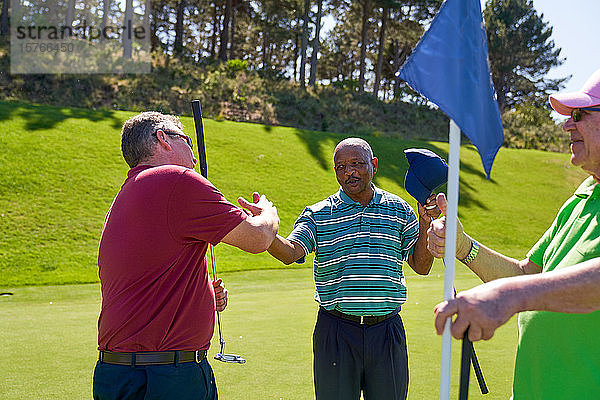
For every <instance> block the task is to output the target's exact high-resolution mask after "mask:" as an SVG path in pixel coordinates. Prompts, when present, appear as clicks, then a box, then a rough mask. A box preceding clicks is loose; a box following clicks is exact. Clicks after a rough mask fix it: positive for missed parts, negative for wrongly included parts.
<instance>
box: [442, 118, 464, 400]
mask: <svg viewBox="0 0 600 400" xmlns="http://www.w3.org/2000/svg"><path fill="white" fill-rule="evenodd" d="M449 136H450V153H449V156H448V159H449V161H450V162H449V165H448V209H447V213H446V253H445V256H444V265H445V268H446V270H445V272H444V300H448V299H451V298H452V297H453V295H454V257H455V254H456V225H457V224H456V218H457V214H458V171H459V166H460V128H459V127H458V125H456V123H455V122H454V121H453V120H450V134H449ZM450 323H451V319H450V318H448V319H447V320H446V326H445V327H444V334H443V335H442V363H441V369H440V400H449V399H450V367H451V361H452V335H451V334H450Z"/></svg>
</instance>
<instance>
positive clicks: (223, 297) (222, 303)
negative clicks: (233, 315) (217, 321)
mask: <svg viewBox="0 0 600 400" xmlns="http://www.w3.org/2000/svg"><path fill="white" fill-rule="evenodd" d="M212 284H213V288H214V289H215V305H216V309H217V311H219V312H221V311H223V310H225V307H227V289H225V285H223V280H222V279H221V278H219V279H217V280H216V281H213V283H212Z"/></svg>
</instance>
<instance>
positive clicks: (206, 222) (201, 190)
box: [168, 170, 246, 245]
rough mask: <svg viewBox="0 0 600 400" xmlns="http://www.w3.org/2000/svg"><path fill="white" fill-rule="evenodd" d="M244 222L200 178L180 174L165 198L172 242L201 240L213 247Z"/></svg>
mask: <svg viewBox="0 0 600 400" xmlns="http://www.w3.org/2000/svg"><path fill="white" fill-rule="evenodd" d="M245 218H246V213H244V212H243V211H242V210H241V209H240V208H238V207H236V206H234V205H233V204H231V203H230V202H229V201H227V200H226V199H225V197H224V196H223V195H222V194H221V192H220V191H219V190H218V189H217V188H216V187H214V186H213V184H212V183H210V182H209V181H208V180H206V179H205V178H204V177H203V176H202V175H200V174H198V173H197V172H195V171H193V170H187V171H185V172H184V173H182V174H181V176H180V177H179V179H178V181H177V183H176V184H175V186H174V188H173V192H172V193H171V196H170V197H169V207H168V226H169V230H170V231H171V236H172V237H173V238H174V239H175V240H180V241H190V240H201V241H205V242H209V243H212V244H213V245H216V244H217V243H219V242H220V241H221V240H222V239H223V237H225V236H226V235H227V234H228V233H229V232H230V231H231V230H232V229H233V228H235V227H236V226H238V225H239V224H240V223H241V222H242V221H243V220H244V219H245Z"/></svg>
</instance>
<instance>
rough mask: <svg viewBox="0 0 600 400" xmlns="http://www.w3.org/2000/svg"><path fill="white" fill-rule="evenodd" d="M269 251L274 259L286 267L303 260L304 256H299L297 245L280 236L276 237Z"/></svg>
mask: <svg viewBox="0 0 600 400" xmlns="http://www.w3.org/2000/svg"><path fill="white" fill-rule="evenodd" d="M267 251H268V252H269V254H271V255H272V256H273V257H275V258H276V259H278V260H279V261H281V262H282V263H284V264H286V265H289V264H291V263H293V262H294V261H297V260H298V259H300V258H302V255H298V250H297V245H294V243H293V242H290V241H289V240H287V239H285V238H283V237H281V236H279V235H276V236H275V239H274V240H273V242H272V243H271V246H270V247H269V248H268V249H267Z"/></svg>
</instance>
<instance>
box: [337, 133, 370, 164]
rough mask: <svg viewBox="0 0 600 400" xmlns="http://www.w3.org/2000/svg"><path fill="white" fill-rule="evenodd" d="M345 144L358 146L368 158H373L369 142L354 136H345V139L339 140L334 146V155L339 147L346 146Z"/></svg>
mask: <svg viewBox="0 0 600 400" xmlns="http://www.w3.org/2000/svg"><path fill="white" fill-rule="evenodd" d="M346 146H352V147H358V148H360V149H361V150H362V152H363V153H364V154H365V155H366V156H367V157H368V158H369V160H372V159H373V150H372V149H371V146H370V145H369V143H367V141H366V140H363V139H361V138H356V137H352V138H346V139H344V140H342V141H341V142H339V143H338V144H337V146H335V150H334V152H333V154H334V156H335V153H337V151H338V150H339V149H340V148H342V147H346Z"/></svg>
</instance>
